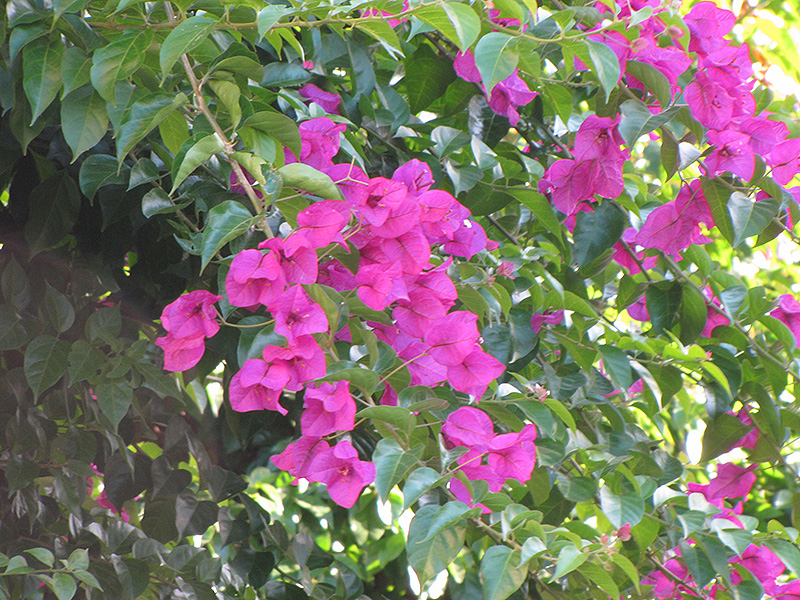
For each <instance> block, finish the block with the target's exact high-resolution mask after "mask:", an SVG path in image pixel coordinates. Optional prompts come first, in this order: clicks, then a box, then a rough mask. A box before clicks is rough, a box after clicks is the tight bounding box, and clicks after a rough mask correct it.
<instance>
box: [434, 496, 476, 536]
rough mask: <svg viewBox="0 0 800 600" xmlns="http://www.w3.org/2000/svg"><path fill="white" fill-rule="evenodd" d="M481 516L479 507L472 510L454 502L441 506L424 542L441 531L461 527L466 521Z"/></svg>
mask: <svg viewBox="0 0 800 600" xmlns="http://www.w3.org/2000/svg"><path fill="white" fill-rule="evenodd" d="M479 514H480V509H479V508H478V507H474V508H470V507H469V506H467V505H466V504H464V503H463V502H460V501H458V500H452V501H450V502H448V503H447V504H445V505H444V506H441V507H440V508H439V510H437V511H436V514H435V515H433V518H432V519H431V522H430V524H429V525H428V534H427V536H426V537H425V539H424V540H423V541H426V540H429V539H431V538H432V537H434V536H435V535H436V534H438V533H440V532H441V531H443V530H445V529H448V528H450V527H453V526H455V525H459V524H461V523H463V522H464V521H465V520H466V519H468V518H470V517H474V516H477V515H479Z"/></svg>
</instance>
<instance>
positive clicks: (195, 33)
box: [159, 13, 217, 77]
mask: <svg viewBox="0 0 800 600" xmlns="http://www.w3.org/2000/svg"><path fill="white" fill-rule="evenodd" d="M216 24H217V22H216V21H215V20H214V19H213V18H211V15H210V14H208V13H206V14H204V15H195V16H194V17H190V18H188V19H186V20H185V21H183V22H182V23H180V24H179V25H178V26H177V27H176V28H175V29H173V30H172V31H170V32H169V35H168V36H167V39H165V40H164V43H163V44H162V45H161V51H160V53H159V65H160V66H161V76H162V77H166V76H167V75H169V72H170V71H171V70H172V66H173V65H174V64H175V62H176V61H177V60H178V59H179V58H180V57H181V54H188V53H189V52H191V51H192V50H194V49H195V48H197V47H198V46H199V45H200V44H202V43H203V41H204V40H205V39H206V38H207V37H208V35H209V34H210V33H211V31H212V30H213V29H214V26H215V25H216Z"/></svg>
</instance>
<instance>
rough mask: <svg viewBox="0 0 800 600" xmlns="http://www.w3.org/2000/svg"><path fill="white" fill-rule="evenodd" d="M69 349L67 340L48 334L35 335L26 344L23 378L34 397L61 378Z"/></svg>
mask: <svg viewBox="0 0 800 600" xmlns="http://www.w3.org/2000/svg"><path fill="white" fill-rule="evenodd" d="M69 350H70V344H69V342H66V341H64V340H58V339H56V338H54V337H52V336H49V335H43V336H40V337H37V338H35V339H34V340H33V341H32V342H31V343H30V344H28V347H27V348H26V349H25V363H24V365H25V378H26V379H27V380H28V383H29V384H30V386H31V390H32V391H33V397H34V398H38V397H39V396H40V395H41V394H42V392H44V391H45V390H46V389H47V388H49V387H50V386H52V385H53V384H55V383H56V382H57V381H58V380H59V379H61V376H62V375H63V374H64V365H66V364H67V359H68V357H69Z"/></svg>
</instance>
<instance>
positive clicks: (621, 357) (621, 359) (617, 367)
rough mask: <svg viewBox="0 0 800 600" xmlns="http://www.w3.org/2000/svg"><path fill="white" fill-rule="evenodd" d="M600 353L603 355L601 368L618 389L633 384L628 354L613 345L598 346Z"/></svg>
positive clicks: (623, 388)
mask: <svg viewBox="0 0 800 600" xmlns="http://www.w3.org/2000/svg"><path fill="white" fill-rule="evenodd" d="M600 354H601V355H602V356H603V368H604V369H605V370H606V373H608V374H609V376H610V377H611V380H612V381H613V382H614V383H616V384H617V385H618V386H619V388H620V389H622V390H627V389H628V388H629V387H631V385H632V384H633V372H632V371H631V361H630V358H628V355H627V354H626V353H625V352H623V351H622V350H620V349H619V348H615V347H614V346H600Z"/></svg>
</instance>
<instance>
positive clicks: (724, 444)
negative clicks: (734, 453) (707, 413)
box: [700, 413, 752, 462]
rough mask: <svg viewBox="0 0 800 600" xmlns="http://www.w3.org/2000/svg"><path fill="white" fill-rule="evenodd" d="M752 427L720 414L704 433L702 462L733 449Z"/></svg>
mask: <svg viewBox="0 0 800 600" xmlns="http://www.w3.org/2000/svg"><path fill="white" fill-rule="evenodd" d="M751 429H752V426H748V425H745V424H744V423H742V422H741V421H740V420H739V419H737V418H736V417H735V416H733V415H729V414H727V413H721V414H718V415H717V416H716V417H715V418H714V419H713V420H712V421H711V422H710V423H709V424H708V425H707V426H706V430H705V432H704V433H703V454H702V456H701V457H700V460H701V461H702V462H706V461H709V460H712V459H714V458H716V457H717V456H719V455H720V454H723V453H725V452H727V451H728V450H730V449H731V448H733V446H734V445H735V444H736V442H738V441H739V440H741V439H742V438H743V437H744V436H745V435H747V432H748V431H750V430H751Z"/></svg>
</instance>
